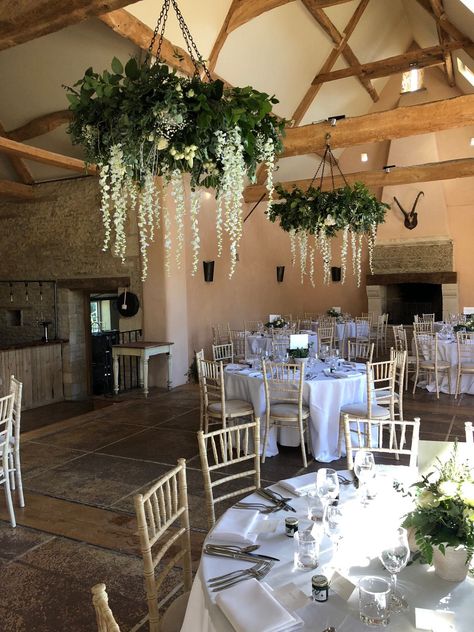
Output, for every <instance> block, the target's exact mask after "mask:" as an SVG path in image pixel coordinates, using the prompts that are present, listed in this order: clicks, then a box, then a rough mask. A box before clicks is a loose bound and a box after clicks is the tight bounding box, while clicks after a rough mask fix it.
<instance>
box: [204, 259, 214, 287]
mask: <svg viewBox="0 0 474 632" xmlns="http://www.w3.org/2000/svg"><path fill="white" fill-rule="evenodd" d="M202 267H203V268H204V281H206V283H212V282H213V281H214V261H203V262H202Z"/></svg>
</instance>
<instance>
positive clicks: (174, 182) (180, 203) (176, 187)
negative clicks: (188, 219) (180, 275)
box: [171, 169, 186, 270]
mask: <svg viewBox="0 0 474 632" xmlns="http://www.w3.org/2000/svg"><path fill="white" fill-rule="evenodd" d="M171 195H172V196H173V199H174V204H175V220H176V250H175V257H176V266H177V268H178V270H181V264H182V259H183V249H184V217H185V214H186V205H185V201H184V182H183V176H182V174H181V172H180V171H178V170H177V169H176V170H175V171H173V173H172V174H171Z"/></svg>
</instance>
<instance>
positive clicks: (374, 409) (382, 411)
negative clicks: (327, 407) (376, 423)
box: [341, 402, 390, 419]
mask: <svg viewBox="0 0 474 632" xmlns="http://www.w3.org/2000/svg"><path fill="white" fill-rule="evenodd" d="M370 410H371V417H372V419H388V418H389V417H390V411H389V410H388V408H383V407H382V406H379V405H378V404H372V406H371V408H370ZM341 413H343V414H345V415H349V416H352V417H360V418H362V419H366V418H367V417H368V414H367V404H366V403H365V402H362V403H359V404H345V405H344V406H342V407H341Z"/></svg>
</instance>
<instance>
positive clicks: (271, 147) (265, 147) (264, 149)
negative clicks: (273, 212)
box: [257, 134, 275, 213]
mask: <svg viewBox="0 0 474 632" xmlns="http://www.w3.org/2000/svg"><path fill="white" fill-rule="evenodd" d="M257 150H258V151H259V153H260V156H259V158H260V162H263V163H264V165H265V167H266V169H267V178H266V182H265V186H266V189H267V193H268V206H267V213H268V211H269V210H270V208H271V205H272V198H273V191H274V182H273V176H274V172H275V143H274V141H273V138H271V137H268V138H267V139H266V140H265V139H264V137H263V136H262V134H259V135H257Z"/></svg>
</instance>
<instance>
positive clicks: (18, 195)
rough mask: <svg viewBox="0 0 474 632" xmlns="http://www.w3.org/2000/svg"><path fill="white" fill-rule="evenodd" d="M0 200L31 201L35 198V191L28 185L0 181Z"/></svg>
mask: <svg viewBox="0 0 474 632" xmlns="http://www.w3.org/2000/svg"><path fill="white" fill-rule="evenodd" d="M0 198H6V199H8V200H33V199H34V198H35V191H34V189H33V187H32V186H31V185H29V184H22V183H20V182H12V181H10V180H0ZM0 217H1V216H0Z"/></svg>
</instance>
